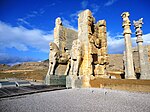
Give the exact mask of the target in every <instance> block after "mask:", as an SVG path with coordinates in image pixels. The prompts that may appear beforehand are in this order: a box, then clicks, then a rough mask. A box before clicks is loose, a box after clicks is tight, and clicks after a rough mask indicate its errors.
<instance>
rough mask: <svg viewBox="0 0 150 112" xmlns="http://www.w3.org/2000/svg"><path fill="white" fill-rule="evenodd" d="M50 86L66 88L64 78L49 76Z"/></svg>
mask: <svg viewBox="0 0 150 112" xmlns="http://www.w3.org/2000/svg"><path fill="white" fill-rule="evenodd" d="M50 85H51V86H66V76H58V75H51V76H50Z"/></svg>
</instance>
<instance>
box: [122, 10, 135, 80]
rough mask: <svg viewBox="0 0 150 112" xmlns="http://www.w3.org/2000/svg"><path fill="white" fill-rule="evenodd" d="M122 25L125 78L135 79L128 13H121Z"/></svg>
mask: <svg viewBox="0 0 150 112" xmlns="http://www.w3.org/2000/svg"><path fill="white" fill-rule="evenodd" d="M121 16H122V18H123V25H122V27H123V28H124V32H123V35H124V38H125V58H126V66H125V67H126V70H125V71H126V73H125V77H126V78H127V79H136V77H135V72H134V66H133V54H132V43H131V30H130V26H131V23H130V20H129V16H130V14H129V12H124V13H122V15H121Z"/></svg>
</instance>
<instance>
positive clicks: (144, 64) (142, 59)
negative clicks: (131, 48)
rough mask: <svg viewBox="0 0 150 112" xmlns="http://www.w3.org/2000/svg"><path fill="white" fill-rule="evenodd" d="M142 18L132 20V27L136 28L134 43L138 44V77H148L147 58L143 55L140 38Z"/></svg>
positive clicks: (149, 76)
mask: <svg viewBox="0 0 150 112" xmlns="http://www.w3.org/2000/svg"><path fill="white" fill-rule="evenodd" d="M142 20H143V18H141V19H139V20H138V21H133V23H134V28H135V30H136V32H135V33H136V37H137V40H136V43H137V46H138V53H139V61H140V73H141V76H140V79H148V78H149V79H150V75H149V74H150V72H149V66H148V63H147V62H148V59H146V58H145V56H144V48H143V39H142V30H141V28H142V24H143V22H142Z"/></svg>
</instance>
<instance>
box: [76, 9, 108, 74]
mask: <svg viewBox="0 0 150 112" xmlns="http://www.w3.org/2000/svg"><path fill="white" fill-rule="evenodd" d="M78 39H79V40H80V41H81V42H82V48H83V49H82V53H83V55H82V62H81V67H80V71H79V73H80V75H88V76H89V75H93V76H98V77H103V76H105V75H106V65H107V64H108V55H107V36H106V21H105V20H100V21H98V22H97V23H95V18H94V17H93V16H92V13H91V11H90V10H88V9H87V10H85V11H83V12H81V13H80V14H79V18H78Z"/></svg>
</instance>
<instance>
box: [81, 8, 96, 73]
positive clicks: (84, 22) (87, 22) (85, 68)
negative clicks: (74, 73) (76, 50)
mask: <svg viewBox="0 0 150 112" xmlns="http://www.w3.org/2000/svg"><path fill="white" fill-rule="evenodd" d="M93 20H94V18H93V16H92V13H91V11H90V10H88V9H87V10H85V11H83V12H81V13H80V14H79V18H78V39H79V40H80V41H81V43H82V57H83V62H82V65H81V72H80V74H83V75H90V71H89V69H90V67H91V63H90V61H89V60H90V55H89V54H90V53H89V37H91V35H92V33H93V32H92V30H93V29H92V25H93Z"/></svg>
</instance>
